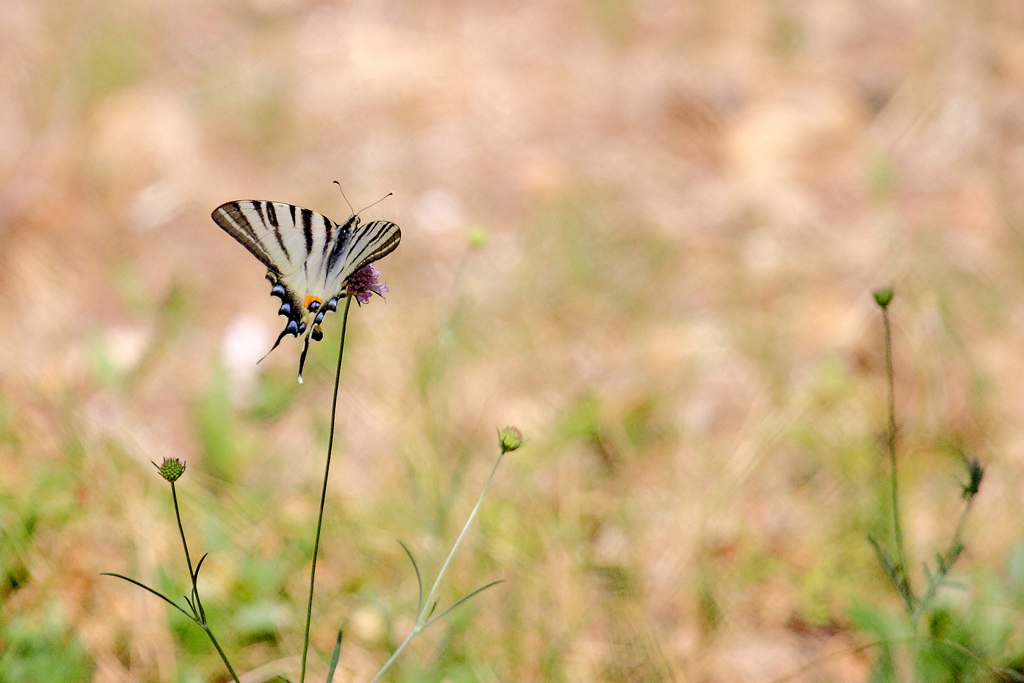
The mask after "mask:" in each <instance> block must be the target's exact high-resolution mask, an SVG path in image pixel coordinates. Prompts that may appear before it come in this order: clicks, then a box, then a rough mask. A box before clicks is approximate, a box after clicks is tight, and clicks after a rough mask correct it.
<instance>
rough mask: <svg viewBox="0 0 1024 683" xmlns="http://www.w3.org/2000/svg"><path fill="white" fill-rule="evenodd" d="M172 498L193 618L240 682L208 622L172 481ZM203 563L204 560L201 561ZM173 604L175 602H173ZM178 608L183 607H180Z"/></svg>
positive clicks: (232, 674) (236, 682)
mask: <svg viewBox="0 0 1024 683" xmlns="http://www.w3.org/2000/svg"><path fill="white" fill-rule="evenodd" d="M171 498H172V499H173V500H174V517H175V518H176V519H177V520H178V533H180V534H181V546H182V548H184V549H185V562H187V563H188V578H189V581H191V582H192V597H193V598H194V599H195V605H196V610H197V611H198V614H197V615H196V617H194V618H193V621H195V622H196V623H197V624H199V626H200V627H202V629H203V630H204V631H206V635H207V636H209V638H210V642H211V643H213V646H214V647H215V648H217V653H218V654H219V655H220V658H221V660H222V661H223V662H224V666H226V667H227V668H228V672H229V673H230V674H231V678H232V679H233V680H234V681H235V683H239V681H238V674H236V673H235V669H234V668H233V667H232V666H231V662H230V661H228V656H227V655H226V654H225V653H224V650H222V649H221V647H220V643H218V642H217V639H216V638H214V637H213V631H212V630H210V625H209V624H207V623H206V612H205V611H204V610H203V604H202V603H201V602H200V601H199V587H198V586H197V585H196V579H197V576H196V572H194V571H193V570H192V557H191V556H190V555H189V553H188V543H187V542H186V541H185V527H183V526H182V524H181V511H180V510H179V509H178V491H177V489H176V488H174V482H173V481H172V482H171ZM199 564H200V565H201V564H202V561H200V562H199ZM172 604H173V603H172ZM175 606H176V607H177V605H175ZM178 609H181V608H180V607H179V608H178Z"/></svg>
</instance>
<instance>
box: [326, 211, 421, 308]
mask: <svg viewBox="0 0 1024 683" xmlns="http://www.w3.org/2000/svg"><path fill="white" fill-rule="evenodd" d="M401 239H402V231H401V230H399V229H398V226H397V225H395V224H394V223H392V222H390V221H373V222H372V223H367V224H366V225H358V224H355V223H354V222H353V221H349V222H348V223H346V224H345V225H344V226H342V227H341V232H340V233H339V234H338V237H337V240H336V241H335V243H334V245H333V246H332V247H331V251H330V253H329V254H328V255H327V258H326V259H325V261H324V264H323V265H324V270H323V278H324V279H323V287H324V291H325V292H326V293H327V295H328V296H340V295H341V294H342V289H343V288H344V286H345V282H346V281H347V280H348V279H349V278H350V277H351V276H352V275H353V274H355V273H357V272H358V271H360V270H361V269H363V268H365V267H366V266H367V265H369V264H371V263H373V262H374V261H377V260H378V259H382V258H384V257H385V256H387V255H388V254H390V253H391V252H393V251H394V250H395V249H396V248H397V247H398V243H399V241H400V240H401Z"/></svg>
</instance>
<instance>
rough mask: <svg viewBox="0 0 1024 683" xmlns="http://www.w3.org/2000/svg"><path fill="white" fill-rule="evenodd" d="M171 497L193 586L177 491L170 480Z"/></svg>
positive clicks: (193, 579) (193, 578) (193, 575)
mask: <svg viewBox="0 0 1024 683" xmlns="http://www.w3.org/2000/svg"><path fill="white" fill-rule="evenodd" d="M171 498H173V499H174V516H175V518H177V520H178V533H180V534H181V545H182V547H183V548H185V561H186V562H188V576H189V579H191V580H192V587H193V588H195V574H194V573H193V572H192V558H191V557H190V556H189V554H188V543H186V542H185V528H184V527H183V526H182V525H181V513H180V512H178V491H177V490H176V489H175V488H174V482H173V481H172V482H171Z"/></svg>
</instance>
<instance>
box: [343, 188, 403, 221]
mask: <svg viewBox="0 0 1024 683" xmlns="http://www.w3.org/2000/svg"><path fill="white" fill-rule="evenodd" d="M339 187H340V186H339ZM393 194H394V192H388V193H387V194H386V195H384V196H383V197H381V198H380V199H378V200H377V201H375V202H374V203H373V204H370V206H377V205H378V204H380V203H381V202H382V201H384V200H385V199H387V198H388V197H390V196H391V195H393ZM370 206H364V207H363V208H362V209H360V210H359V213H362V212H363V211H366V210H367V209H369V208H370ZM359 213H357V214H356V215H357V216H358V215H359Z"/></svg>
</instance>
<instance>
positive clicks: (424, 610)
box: [370, 451, 505, 683]
mask: <svg viewBox="0 0 1024 683" xmlns="http://www.w3.org/2000/svg"><path fill="white" fill-rule="evenodd" d="M504 457H505V452H504V451H502V453H501V455H499V456H498V460H497V461H496V462H495V463H494V467H492V468H491V474H490V476H488V477H487V483H486V484H484V490H483V491H481V492H480V497H479V498H477V501H476V505H475V506H474V507H473V511H472V512H471V513H469V519H467V520H466V523H465V524H464V525H463V527H462V532H461V533H460V534H459V537H458V538H457V539H456V540H455V545H453V546H452V549H451V552H449V553H448V559H446V560H445V561H444V565H442V566H441V571H440V572H438V573H437V579H436V580H435V581H434V585H433V587H432V588H431V589H430V593H429V594H428V595H427V599H426V601H425V602H423V603H422V606H421V607H420V612H419V614H417V615H416V624H415V625H414V626H413V627H412V631H410V632H409V635H407V636H406V637H405V640H403V641H402V644H401V645H399V646H398V649H397V650H395V652H394V654H392V655H391V657H390V658H389V659H388V661H386V662H385V663H384V666H382V667H381V668H380V671H378V672H377V675H376V676H374V677H373V678H371V679H370V683H377V681H378V680H380V677H381V676H383V675H384V673H385V672H386V671H387V670H388V669H390V668H391V665H392V664H394V663H395V661H396V660H397V659H398V657H399V655H401V654H402V652H403V651H404V650H405V648H406V646H407V645H408V644H409V643H410V642H411V641H412V639H413V638H415V637H416V635H417V634H419V632H420V631H422V630H423V629H425V628H426V627H428V626H430V625H431V624H432V623H434V622H435V621H437V619H439V618H441V617H442V616H444V615H445V614H446V613H447V612H448V611H449V610H445V611H444V612H442V613H441V614H439V615H438V616H437V617H436V618H434V619H431V618H430V616H431V614H433V613H434V607H435V605H433V604H432V603H433V601H434V596H436V595H437V589H438V588H439V587H440V586H441V579H443V578H444V574H445V572H446V571H448V565H450V564H451V562H452V558H453V557H455V551H456V550H458V549H459V545H460V544H461V543H462V539H463V538H465V536H466V532H467V531H469V525H470V524H472V523H473V519H474V518H476V513H477V512H478V511H479V510H480V506H481V505H482V504H483V502H484V496H486V495H487V489H488V488H489V487H490V486H491V480H493V479H494V474H495V472H497V471H498V465H500V464H501V459H502V458H504ZM407 552H408V551H407ZM418 572H419V570H418V569H417V573H418ZM492 585H494V584H493V583H492V584H488V585H487V586H485V587H484V588H489V587H490V586H492ZM480 590H483V588H481V589H479V590H477V591H474V592H473V594H471V595H470V596H467V597H472V595H475V594H476V593H479V592H480ZM461 602H463V600H460V601H459V603H461ZM459 603H456V604H459Z"/></svg>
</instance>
